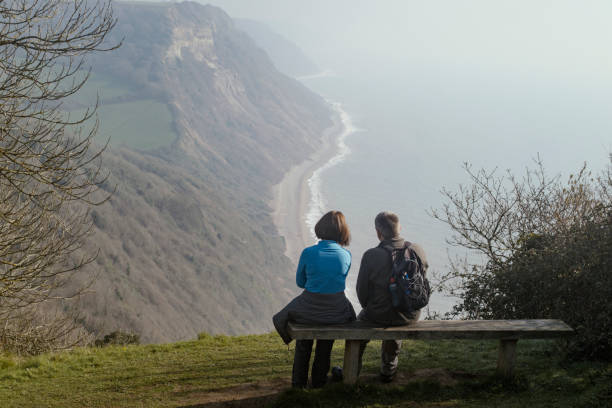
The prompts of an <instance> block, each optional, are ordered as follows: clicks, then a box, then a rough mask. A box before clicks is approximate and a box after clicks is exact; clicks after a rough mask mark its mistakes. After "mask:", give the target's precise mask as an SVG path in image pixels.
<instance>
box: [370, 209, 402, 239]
mask: <svg viewBox="0 0 612 408" xmlns="http://www.w3.org/2000/svg"><path fill="white" fill-rule="evenodd" d="M374 227H375V228H376V231H378V232H380V235H382V237H383V238H384V239H391V238H395V237H397V236H399V227H400V223H399V218H398V217H397V215H395V214H393V213H392V212H389V211H383V212H380V213H378V215H377V216H376V218H375V219H374Z"/></svg>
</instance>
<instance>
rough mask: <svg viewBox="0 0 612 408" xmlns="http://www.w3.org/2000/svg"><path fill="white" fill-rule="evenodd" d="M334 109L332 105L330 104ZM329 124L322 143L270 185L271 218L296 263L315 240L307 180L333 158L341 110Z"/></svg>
mask: <svg viewBox="0 0 612 408" xmlns="http://www.w3.org/2000/svg"><path fill="white" fill-rule="evenodd" d="M332 109H333V106H332ZM331 120H332V122H333V123H332V125H331V126H330V127H328V128H327V129H325V130H324V131H323V134H322V136H321V142H322V145H321V146H320V148H319V149H317V151H315V152H314V153H313V154H312V155H310V156H309V157H308V158H306V160H304V161H303V162H302V163H300V164H298V165H295V166H293V167H291V169H290V170H289V171H288V172H287V173H286V174H285V176H284V177H283V179H282V181H281V182H280V183H278V184H276V185H275V186H273V187H272V195H273V199H272V201H271V203H270V205H271V207H272V210H273V211H272V220H273V222H274V225H275V226H276V229H277V230H278V233H279V235H280V236H282V237H283V238H284V239H285V255H286V256H287V257H288V258H289V259H291V261H292V262H294V263H295V264H297V261H298V259H299V256H300V254H301V252H302V250H303V249H304V248H305V247H307V246H310V245H313V244H315V243H316V241H315V239H314V238H313V235H312V232H311V231H310V230H309V227H308V226H307V225H306V216H307V214H308V210H309V204H310V200H311V191H310V186H309V184H308V180H309V179H310V178H311V177H312V176H313V174H314V173H315V172H316V171H317V170H318V169H320V168H322V167H324V166H325V165H326V164H327V163H329V161H330V160H331V159H332V158H334V157H335V156H336V155H337V153H338V151H339V149H340V148H339V146H338V141H339V140H340V138H341V137H342V135H343V134H344V132H345V125H344V123H343V121H342V117H341V114H340V112H338V111H337V110H336V109H333V113H332V115H331Z"/></svg>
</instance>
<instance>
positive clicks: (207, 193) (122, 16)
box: [81, 3, 331, 342]
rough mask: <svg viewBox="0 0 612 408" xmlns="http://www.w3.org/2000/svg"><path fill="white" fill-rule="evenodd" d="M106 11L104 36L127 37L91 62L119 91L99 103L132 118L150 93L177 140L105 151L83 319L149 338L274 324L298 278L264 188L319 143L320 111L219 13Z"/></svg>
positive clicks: (127, 7) (147, 6)
mask: <svg viewBox="0 0 612 408" xmlns="http://www.w3.org/2000/svg"><path fill="white" fill-rule="evenodd" d="M115 9H116V14H117V17H118V18H119V23H118V24H117V26H116V29H115V31H114V33H113V35H114V39H111V41H113V40H117V39H119V38H122V37H125V40H124V45H123V46H122V47H121V48H120V49H119V50H118V51H116V52H114V53H112V54H107V55H102V56H99V57H97V58H96V59H95V60H93V61H92V62H93V67H94V72H95V74H96V75H97V76H98V77H99V78H105V80H106V81H108V83H112V84H114V86H119V85H120V86H121V88H122V92H124V94H123V95H122V96H121V98H117V97H114V99H113V98H108V99H104V98H103V99H102V104H103V108H104V106H105V104H106V105H112V104H113V103H116V102H118V101H119V102H123V101H126V100H129V101H132V102H130V103H131V104H130V105H128V104H125V105H121V106H122V107H123V106H126V108H125V110H122V111H121V115H122V116H121V117H115V118H114V120H117V121H121V120H130V117H133V115H131V113H130V110H129V107H131V106H133V105H134V104H136V105H137V104H138V101H139V100H145V99H146V100H154V101H156V103H158V104H163V105H165V106H167V107H168V108H169V109H170V111H171V112H172V121H173V123H172V125H173V127H174V128H175V129H176V134H178V137H177V138H176V139H174V140H173V141H172V142H170V143H168V144H167V146H166V147H162V148H157V149H154V150H151V149H149V150H147V149H145V150H133V149H129V148H127V147H120V146H114V147H113V148H112V149H111V150H109V151H108V152H107V154H106V164H107V166H108V167H109V168H111V170H112V172H113V176H112V179H111V180H110V181H109V183H108V188H109V189H110V188H112V186H113V184H116V185H117V187H118V191H117V193H116V194H115V195H114V196H113V198H112V200H111V202H110V203H108V204H106V205H104V206H101V207H99V208H96V209H95V210H94V212H93V217H94V222H95V227H96V231H95V235H94V236H93V238H92V240H91V241H90V242H89V243H88V246H89V247H90V248H92V249H93V248H95V247H100V248H101V253H100V256H99V257H98V259H97V261H96V263H95V264H92V265H90V269H91V270H92V271H94V272H97V273H98V279H97V280H96V282H95V284H94V286H93V294H91V295H89V296H86V297H84V298H83V299H82V302H81V306H82V310H83V312H82V314H83V316H84V318H83V322H84V324H85V325H86V327H88V328H89V329H91V330H92V331H95V332H98V333H100V332H107V331H110V330H114V329H124V330H131V331H135V332H138V333H140V334H141V335H142V337H143V339H144V340H145V341H153V342H158V341H171V340H177V339H184V338H190V337H194V336H195V335H196V334H197V333H198V332H202V331H207V332H211V333H230V334H237V333H248V332H262V331H266V330H270V329H271V324H270V319H271V315H272V313H273V312H274V311H275V310H277V309H278V308H279V307H281V306H282V305H283V304H284V303H285V302H286V301H287V300H288V299H289V298H290V297H291V296H292V294H293V291H294V289H292V288H293V287H294V286H295V285H294V283H293V275H294V272H293V270H292V269H293V264H292V262H291V260H289V259H287V258H286V257H285V256H284V255H283V252H284V243H283V240H282V238H281V237H279V236H278V233H277V231H276V229H275V228H274V226H273V224H272V221H271V217H270V208H269V206H268V204H267V203H268V202H269V200H270V198H271V196H270V191H271V189H270V188H271V186H272V185H273V184H275V183H277V182H278V181H280V180H281V178H282V175H283V174H284V172H285V171H286V170H288V169H289V167H290V166H291V165H293V164H296V163H297V162H299V161H301V160H303V159H304V158H305V156H306V155H307V154H308V153H310V152H312V151H313V150H314V149H315V148H316V147H317V146H318V144H319V143H320V135H321V133H322V131H323V130H324V129H325V128H326V127H327V126H329V125H330V124H331V122H330V119H329V116H330V110H329V108H328V106H327V105H326V104H325V103H324V101H323V100H322V99H321V98H320V97H319V96H317V95H314V94H312V93H311V92H310V91H308V90H307V89H306V88H304V87H303V86H302V85H301V84H299V83H298V82H296V81H294V80H292V79H290V78H288V77H286V76H285V75H283V74H281V73H279V72H278V71H277V70H276V69H275V68H274V66H273V64H272V63H271V62H270V59H269V58H268V56H267V55H266V54H265V53H264V52H263V51H262V50H261V49H260V48H258V47H256V46H255V44H254V43H253V41H252V40H251V39H250V38H249V37H248V36H247V35H246V34H245V33H243V32H242V31H240V30H237V29H236V28H235V27H234V23H233V21H232V20H231V19H230V18H229V17H228V16H227V15H226V14H225V13H224V12H223V11H222V10H220V9H218V8H214V7H210V6H201V5H198V4H196V3H180V4H153V3H116V5H115ZM118 84H119V85H118ZM134 101H135V102H134ZM103 119H104V118H103ZM132 128H134V127H132ZM137 128H138V127H137ZM142 128H143V132H146V131H145V129H146V124H145V123H143V124H142ZM135 133H138V132H135ZM121 136H122V137H121V140H126V139H128V140H129V138H130V137H138V138H140V139H142V138H145V139H146V137H147V134H146V133H144V134H129V135H121Z"/></svg>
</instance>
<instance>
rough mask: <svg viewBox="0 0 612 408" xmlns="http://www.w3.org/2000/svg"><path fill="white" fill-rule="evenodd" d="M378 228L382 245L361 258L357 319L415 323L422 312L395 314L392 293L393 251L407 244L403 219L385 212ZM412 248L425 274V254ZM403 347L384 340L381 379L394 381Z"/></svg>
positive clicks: (390, 323)
mask: <svg viewBox="0 0 612 408" xmlns="http://www.w3.org/2000/svg"><path fill="white" fill-rule="evenodd" d="M374 226H375V228H376V234H377V235H378V239H379V241H380V244H379V245H378V246H377V247H375V248H371V249H368V250H367V251H366V252H365V253H364V254H363V257H362V258H361V266H360V267H359V275H358V277H357V298H358V299H359V303H360V304H361V307H362V308H363V310H362V311H361V313H360V314H359V316H358V318H357V319H358V320H361V321H364V322H371V323H373V324H376V325H377V326H403V325H406V324H410V323H413V322H415V321H417V320H419V317H420V314H421V313H420V311H417V312H415V313H413V314H412V315H409V316H406V315H404V314H402V313H399V312H397V311H395V310H394V309H393V306H392V304H391V293H390V291H389V278H390V276H391V268H392V264H393V261H392V258H391V251H392V250H394V249H401V248H403V247H404V243H405V242H406V241H405V240H404V239H403V238H402V237H400V235H399V230H400V223H399V219H398V217H397V215H395V214H393V213H390V212H386V211H384V212H381V213H379V214H378V215H377V216H376V219H375V220H374ZM410 247H411V248H412V249H413V250H414V251H415V252H416V253H417V255H418V256H419V258H421V261H422V263H423V272H424V273H425V272H426V271H427V267H428V263H427V259H426V257H425V252H424V251H423V249H422V248H421V247H420V246H418V245H416V244H410ZM367 344H368V341H367V340H366V341H364V342H362V344H361V350H360V356H359V368H360V369H361V357H362V356H363V352H364V351H365V348H366V345H367ZM401 345H402V342H401V340H384V341H383V342H382V350H381V360H382V364H381V369H380V376H381V380H382V381H383V382H390V381H391V380H393V377H394V376H395V373H396V371H397V363H398V356H399V352H400V348H401Z"/></svg>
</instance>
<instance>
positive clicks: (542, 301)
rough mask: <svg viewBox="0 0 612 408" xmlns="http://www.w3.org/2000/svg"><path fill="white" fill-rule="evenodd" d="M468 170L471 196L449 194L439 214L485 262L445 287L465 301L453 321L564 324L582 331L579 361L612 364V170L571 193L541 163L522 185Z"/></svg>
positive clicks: (463, 191) (575, 344) (577, 178)
mask: <svg viewBox="0 0 612 408" xmlns="http://www.w3.org/2000/svg"><path fill="white" fill-rule="evenodd" d="M610 160H611V163H612V157H611V158H610ZM466 170H467V172H468V174H469V175H470V177H471V180H472V184H471V186H469V187H465V186H460V188H459V191H458V192H450V191H448V190H445V191H444V194H445V196H446V198H447V199H448V202H447V204H446V205H445V206H444V207H443V209H442V210H440V211H434V212H433V215H434V217H436V218H437V219H439V220H441V221H443V222H445V223H447V224H448V225H449V226H450V227H451V229H452V230H453V232H454V236H453V237H452V238H451V239H450V240H449V242H450V243H451V244H454V245H459V246H462V247H465V248H469V249H471V250H474V251H476V252H478V253H480V256H472V257H468V259H480V260H483V262H478V261H472V262H470V261H468V260H465V259H464V260H461V261H459V260H457V261H455V262H453V267H452V268H451V270H450V271H449V273H448V274H447V275H446V276H445V277H444V278H445V282H446V285H447V288H448V289H449V290H450V291H451V293H453V294H455V295H457V296H458V297H459V298H460V299H461V302H460V304H459V305H457V306H456V307H455V308H454V312H453V313H452V314H453V315H454V316H460V317H466V318H472V319H523V318H534V319H535V318H555V319H561V320H563V321H565V322H567V323H568V324H569V325H570V326H572V327H573V328H574V329H576V336H574V337H573V339H572V340H570V342H569V343H568V346H569V347H568V349H567V351H568V352H569V353H571V356H573V357H576V358H597V359H604V360H611V359H612V302H611V301H610V299H612V273H611V272H612V269H611V265H612V200H611V195H610V192H611V191H612V177H611V170H610V168H609V169H608V172H607V173H605V174H603V175H601V176H600V177H597V178H593V177H591V174H590V173H589V172H588V171H587V170H586V169H585V168H583V169H582V170H581V171H580V172H578V174H577V175H572V176H570V178H569V180H568V182H567V183H562V182H561V181H560V179H559V177H552V178H549V177H548V176H547V175H546V173H545V171H544V167H543V166H542V164H541V162H539V161H538V162H537V168H536V169H535V170H528V171H527V174H526V176H525V177H524V178H523V179H520V180H519V179H517V178H515V177H514V176H513V175H512V174H510V173H506V174H505V175H504V176H497V175H496V173H495V172H486V171H482V170H481V171H479V172H473V171H472V169H471V168H470V167H469V166H466Z"/></svg>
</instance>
